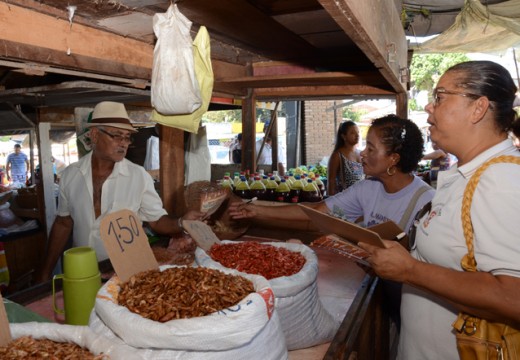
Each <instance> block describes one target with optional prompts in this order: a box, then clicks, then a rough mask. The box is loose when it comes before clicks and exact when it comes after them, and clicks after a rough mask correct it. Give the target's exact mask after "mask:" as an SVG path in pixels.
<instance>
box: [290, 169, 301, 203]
mask: <svg viewBox="0 0 520 360" xmlns="http://www.w3.org/2000/svg"><path fill="white" fill-rule="evenodd" d="M302 190H303V184H302V182H301V179H300V175H295V176H294V182H293V183H292V184H291V192H290V195H289V202H291V203H297V202H299V201H300V193H301V192H302Z"/></svg>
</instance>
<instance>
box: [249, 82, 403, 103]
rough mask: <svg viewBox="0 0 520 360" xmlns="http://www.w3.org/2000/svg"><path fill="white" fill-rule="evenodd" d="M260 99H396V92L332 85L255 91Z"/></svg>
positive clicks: (370, 87) (363, 86) (366, 87)
mask: <svg viewBox="0 0 520 360" xmlns="http://www.w3.org/2000/svg"><path fill="white" fill-rule="evenodd" d="M255 95H256V96H257V98H258V99H271V100H273V99H280V98H281V99H295V100H299V99H302V100H303V99H316V98H320V99H324V98H332V97H342V96H352V95H377V96H380V95H388V96H389V97H394V96H395V92H394V91H392V90H389V89H383V88H378V87H373V86H365V85H360V86H352V85H345V86H341V85H330V86H300V87H275V88H259V89H255Z"/></svg>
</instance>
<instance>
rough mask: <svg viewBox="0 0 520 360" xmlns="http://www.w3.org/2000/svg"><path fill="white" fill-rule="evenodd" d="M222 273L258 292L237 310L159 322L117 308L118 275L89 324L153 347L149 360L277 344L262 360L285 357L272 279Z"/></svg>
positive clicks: (107, 333) (222, 353) (223, 355)
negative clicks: (241, 279) (162, 353)
mask: <svg viewBox="0 0 520 360" xmlns="http://www.w3.org/2000/svg"><path fill="white" fill-rule="evenodd" d="M169 267H173V266H167V265H165V266H162V267H161V270H163V269H166V268H169ZM222 272H224V273H227V274H233V275H241V276H243V277H245V278H247V279H249V280H251V281H252V282H253V285H254V288H255V291H256V292H255V293H252V294H249V295H248V296H247V297H245V298H244V299H243V300H242V301H240V302H239V303H238V304H237V305H236V306H233V307H231V308H228V309H224V310H221V311H219V312H216V313H213V314H210V315H207V316H202V317H196V318H191V319H175V320H171V321H168V322H165V323H160V322H157V321H153V320H150V319H146V318H144V317H142V316H140V315H138V314H135V313H133V312H130V311H129V310H128V309H127V308H126V307H124V306H120V305H118V304H117V303H116V298H115V297H116V296H117V293H118V292H119V280H118V278H117V277H113V278H112V279H110V280H109V281H108V282H107V283H106V284H105V285H103V287H102V288H101V289H100V290H99V292H98V294H97V297H96V304H95V312H93V313H92V314H91V317H90V323H89V326H90V327H91V329H93V330H94V331H96V332H99V333H100V334H103V335H104V336H107V337H109V338H113V339H115V338H116V337H117V338H120V339H121V340H122V341H123V342H124V343H125V344H127V345H129V346H132V347H135V348H150V349H153V351H151V352H150V353H149V355H147V357H146V358H150V359H157V358H160V357H157V356H158V355H159V354H160V352H159V353H156V351H165V353H166V354H168V356H169V357H167V358H169V359H174V358H181V355H182V359H188V358H193V359H197V358H206V359H207V358H210V357H209V355H211V358H214V359H229V358H230V357H229V355H230V354H232V353H237V351H238V350H239V349H240V350H241V351H244V352H246V353H250V354H251V355H252V354H254V353H255V352H258V351H261V350H262V349H263V348H265V347H266V346H270V347H271V346H274V348H273V354H274V357H271V356H268V357H265V354H264V355H263V356H262V359H267V358H270V359H281V358H284V356H285V355H286V354H287V348H286V346H285V341H284V340H283V336H281V334H282V331H281V326H280V322H279V320H278V317H276V316H273V312H274V295H273V292H272V290H271V288H270V287H269V283H268V282H267V280H266V279H265V278H263V277H261V276H257V275H247V274H246V275H244V274H242V273H239V272H238V271H234V270H229V269H223V270H222ZM279 338H282V339H281V340H280V339H279ZM203 354H204V356H203V357H201V356H202V355H203ZM284 354H285V355H284ZM189 355H191V356H189ZM206 355H207V356H206ZM197 356H198V357H197Z"/></svg>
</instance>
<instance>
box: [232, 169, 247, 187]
mask: <svg viewBox="0 0 520 360" xmlns="http://www.w3.org/2000/svg"><path fill="white" fill-rule="evenodd" d="M242 176H244V177H245V176H246V173H245V172H244V171H241V172H240V173H239V175H238V176H235V178H234V179H233V186H234V187H235V188H236V187H237V185H238V183H239V182H240V178H241V177H242Z"/></svg>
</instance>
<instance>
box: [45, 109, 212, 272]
mask: <svg viewBox="0 0 520 360" xmlns="http://www.w3.org/2000/svg"><path fill="white" fill-rule="evenodd" d="M87 126H88V127H90V139H91V141H92V151H91V152H90V153H88V154H87V155H85V156H83V157H82V158H81V159H80V160H79V161H78V162H76V163H74V164H71V165H70V166H68V167H67V168H66V169H65V170H64V171H63V173H62V175H61V180H60V196H59V206H58V212H57V216H56V219H55V220H54V224H53V225H52V229H51V232H50V235H49V246H48V250H47V256H46V258H45V263H44V265H43V268H42V272H41V273H40V274H39V276H38V279H37V280H38V281H45V280H48V279H50V278H51V275H52V271H53V269H54V266H55V265H56V262H57V261H58V258H59V257H60V256H61V254H62V252H63V250H64V249H65V245H66V243H67V240H68V239H69V236H70V234H71V232H72V234H73V246H90V247H92V248H94V249H95V250H96V254H97V258H98V261H102V260H105V259H107V258H108V255H107V253H106V250H105V248H104V246H103V242H102V240H101V238H100V231H99V227H100V222H101V218H102V216H101V215H105V214H108V213H111V212H114V211H118V210H122V209H128V210H131V211H133V212H134V213H136V214H137V215H138V216H139V218H140V219H141V220H142V221H146V222H148V224H149V225H150V227H151V228H152V230H154V231H155V232H157V233H159V234H163V235H173V234H175V233H179V232H181V231H182V230H183V229H182V220H183V219H184V220H200V219H202V217H203V214H202V213H201V212H197V211H190V212H188V213H186V214H185V215H184V216H182V217H181V218H178V219H174V218H172V217H170V216H168V214H167V212H166V210H164V208H163V206H162V201H161V198H160V197H159V195H158V194H157V192H156V191H155V188H154V184H153V179H152V177H151V176H150V175H149V174H148V173H147V172H146V170H145V169H144V168H143V167H142V166H139V165H136V164H134V163H132V162H131V161H129V160H127V159H125V155H126V152H127V150H128V146H129V145H130V144H131V143H132V138H131V135H132V134H133V133H136V132H137V130H135V129H134V127H133V126H132V124H131V122H130V119H129V117H128V114H127V112H126V109H125V107H124V105H123V104H121V103H116V102H110V101H104V102H101V103H99V104H97V105H96V107H95V108H94V112H93V113H92V120H91V122H90V123H89V124H88V125H87Z"/></svg>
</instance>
